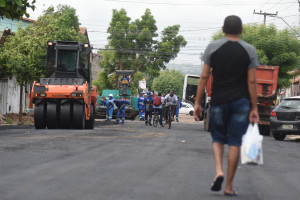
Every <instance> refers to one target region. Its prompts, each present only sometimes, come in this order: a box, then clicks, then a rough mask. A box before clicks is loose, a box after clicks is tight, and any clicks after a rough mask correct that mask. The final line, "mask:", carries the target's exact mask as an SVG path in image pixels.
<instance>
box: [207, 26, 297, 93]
mask: <svg viewBox="0 0 300 200" xmlns="http://www.w3.org/2000/svg"><path fill="white" fill-rule="evenodd" d="M222 37H224V34H223V33H222V32H221V31H218V32H217V33H215V34H214V36H213V39H214V40H216V39H219V38H222ZM241 38H242V39H243V40H244V41H246V42H248V43H250V44H252V45H253V46H254V47H255V48H256V50H257V55H258V58H259V62H260V63H261V64H262V65H273V66H279V67H280V68H279V76H278V77H279V80H278V88H281V87H282V86H289V85H290V79H291V78H292V77H293V76H294V75H298V74H300V66H299V62H300V41H299V39H298V38H297V36H296V35H295V30H288V29H284V30H277V29H276V27H275V26H274V25H269V26H264V25H258V24H251V25H244V26H243V34H242V35H241Z"/></svg>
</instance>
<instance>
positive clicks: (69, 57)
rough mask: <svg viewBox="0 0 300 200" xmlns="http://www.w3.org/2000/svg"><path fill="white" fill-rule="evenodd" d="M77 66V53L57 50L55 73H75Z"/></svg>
mask: <svg viewBox="0 0 300 200" xmlns="http://www.w3.org/2000/svg"><path fill="white" fill-rule="evenodd" d="M76 66H77V51H71V50H58V59H57V71H62V72H75V71H76Z"/></svg>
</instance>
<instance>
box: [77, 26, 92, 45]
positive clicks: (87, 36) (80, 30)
mask: <svg viewBox="0 0 300 200" xmlns="http://www.w3.org/2000/svg"><path fill="white" fill-rule="evenodd" d="M79 32H80V33H81V34H83V35H84V36H85V37H86V38H87V40H88V43H90V40H89V35H88V32H87V28H86V27H79Z"/></svg>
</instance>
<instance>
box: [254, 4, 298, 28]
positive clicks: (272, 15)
mask: <svg viewBox="0 0 300 200" xmlns="http://www.w3.org/2000/svg"><path fill="white" fill-rule="evenodd" d="M298 1H299V3H300V0H298ZM253 14H256V15H263V16H264V25H266V22H267V16H270V17H275V16H277V14H278V11H277V12H276V13H266V12H262V11H260V12H255V10H254V11H253Z"/></svg>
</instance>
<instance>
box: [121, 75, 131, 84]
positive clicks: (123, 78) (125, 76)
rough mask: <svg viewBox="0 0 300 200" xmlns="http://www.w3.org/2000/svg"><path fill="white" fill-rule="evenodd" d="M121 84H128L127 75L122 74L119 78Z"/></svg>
mask: <svg viewBox="0 0 300 200" xmlns="http://www.w3.org/2000/svg"><path fill="white" fill-rule="evenodd" d="M120 82H121V85H129V83H130V79H129V78H128V77H127V75H124V76H123V77H122V78H121V81H120Z"/></svg>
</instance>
